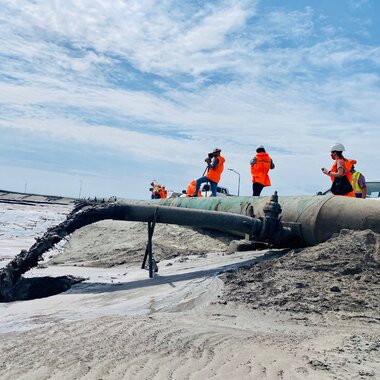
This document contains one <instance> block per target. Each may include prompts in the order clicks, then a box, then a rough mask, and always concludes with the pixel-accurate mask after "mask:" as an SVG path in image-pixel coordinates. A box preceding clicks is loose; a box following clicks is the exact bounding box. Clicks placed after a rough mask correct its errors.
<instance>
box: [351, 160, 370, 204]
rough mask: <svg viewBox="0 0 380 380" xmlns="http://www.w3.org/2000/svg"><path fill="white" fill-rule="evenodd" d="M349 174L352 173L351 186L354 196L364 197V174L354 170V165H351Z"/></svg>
mask: <svg viewBox="0 0 380 380" xmlns="http://www.w3.org/2000/svg"><path fill="white" fill-rule="evenodd" d="M351 175H352V187H353V189H354V192H355V197H356V198H366V197H367V183H366V181H365V177H364V175H363V174H362V173H360V172H358V171H356V170H355V165H352V168H351Z"/></svg>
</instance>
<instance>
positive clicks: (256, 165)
mask: <svg viewBox="0 0 380 380" xmlns="http://www.w3.org/2000/svg"><path fill="white" fill-rule="evenodd" d="M250 164H251V174H252V195H253V196H254V197H255V196H259V195H260V194H261V191H262V189H263V188H264V187H265V186H270V185H271V183H270V179H269V175H268V172H269V169H274V163H273V161H272V159H271V158H270V157H269V154H268V153H267V152H266V151H265V148H264V147H263V146H262V145H259V146H258V147H257V148H256V156H255V157H254V158H252V160H251V162H250Z"/></svg>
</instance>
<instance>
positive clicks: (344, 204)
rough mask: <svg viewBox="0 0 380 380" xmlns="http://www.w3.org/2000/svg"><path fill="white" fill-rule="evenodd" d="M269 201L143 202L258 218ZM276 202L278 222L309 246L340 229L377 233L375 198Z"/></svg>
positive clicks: (379, 217)
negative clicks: (279, 213) (278, 209)
mask: <svg viewBox="0 0 380 380" xmlns="http://www.w3.org/2000/svg"><path fill="white" fill-rule="evenodd" d="M268 200H269V197H216V198H171V199H170V198H169V199H161V200H152V201H143V202H144V203H145V204H147V203H148V204H160V205H165V206H171V207H181V208H191V209H202V210H212V211H221V212H228V213H236V214H242V215H247V216H250V217H253V218H258V217H263V216H264V211H263V210H264V206H265V204H266V203H267V202H268ZM128 202H131V201H128ZM132 202H133V201H132ZM136 202H141V201H136ZM279 203H280V204H281V207H282V215H281V221H282V223H283V224H284V226H287V227H291V228H292V232H293V234H295V235H296V236H298V237H299V239H300V240H302V241H304V242H305V243H306V244H308V245H314V244H318V243H321V242H324V241H326V240H328V239H329V238H331V237H332V235H333V234H334V233H338V232H339V231H340V230H341V229H343V228H347V229H352V230H366V229H371V230H373V231H374V232H377V233H380V202H378V201H375V200H368V199H356V198H349V197H343V196H333V195H332V196H291V197H288V196H284V197H279ZM210 226H212V225H210ZM241 235H242V236H243V234H241Z"/></svg>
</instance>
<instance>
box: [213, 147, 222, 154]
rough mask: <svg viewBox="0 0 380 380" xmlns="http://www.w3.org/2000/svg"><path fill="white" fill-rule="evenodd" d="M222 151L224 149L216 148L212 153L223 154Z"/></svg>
mask: <svg viewBox="0 0 380 380" xmlns="http://www.w3.org/2000/svg"><path fill="white" fill-rule="evenodd" d="M221 151H222V149H219V148H215V149H214V150H213V151H212V153H217V152H221Z"/></svg>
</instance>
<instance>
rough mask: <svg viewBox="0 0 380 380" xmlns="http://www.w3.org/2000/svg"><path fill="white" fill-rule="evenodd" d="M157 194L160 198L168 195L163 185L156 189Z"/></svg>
mask: <svg viewBox="0 0 380 380" xmlns="http://www.w3.org/2000/svg"><path fill="white" fill-rule="evenodd" d="M158 194H159V195H160V198H167V197H168V191H167V190H166V188H165V186H161V187H160V189H159V190H158Z"/></svg>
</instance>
